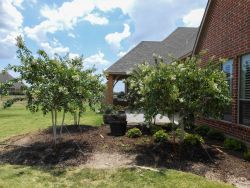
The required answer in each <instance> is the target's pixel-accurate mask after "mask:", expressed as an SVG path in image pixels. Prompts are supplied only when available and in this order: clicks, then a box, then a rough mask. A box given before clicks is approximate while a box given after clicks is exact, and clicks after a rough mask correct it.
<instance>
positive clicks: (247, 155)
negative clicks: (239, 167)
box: [244, 149, 250, 161]
mask: <svg viewBox="0 0 250 188" xmlns="http://www.w3.org/2000/svg"><path fill="white" fill-rule="evenodd" d="M244 159H245V160H247V161H250V149H248V150H247V151H246V152H245V153H244Z"/></svg>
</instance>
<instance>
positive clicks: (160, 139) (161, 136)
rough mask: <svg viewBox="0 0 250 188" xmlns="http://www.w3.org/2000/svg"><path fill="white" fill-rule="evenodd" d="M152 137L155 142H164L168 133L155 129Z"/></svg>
mask: <svg viewBox="0 0 250 188" xmlns="http://www.w3.org/2000/svg"><path fill="white" fill-rule="evenodd" d="M153 137H154V140H155V142H166V141H167V140H168V134H167V133H166V132H165V131H164V130H159V131H157V132H156V133H155V134H154V135H153Z"/></svg>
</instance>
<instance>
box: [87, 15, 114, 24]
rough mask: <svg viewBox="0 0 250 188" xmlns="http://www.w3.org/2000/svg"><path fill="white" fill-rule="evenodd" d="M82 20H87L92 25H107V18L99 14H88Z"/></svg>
mask: <svg viewBox="0 0 250 188" xmlns="http://www.w3.org/2000/svg"><path fill="white" fill-rule="evenodd" d="M84 20H86V21H89V22H90V23H91V24H92V25H107V24H108V23H109V20H108V19H107V18H105V17H101V16H100V15H99V14H88V15H87V16H86V17H85V18H84Z"/></svg>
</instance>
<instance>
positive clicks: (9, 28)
mask: <svg viewBox="0 0 250 188" xmlns="http://www.w3.org/2000/svg"><path fill="white" fill-rule="evenodd" d="M22 23H23V16H22V14H21V13H20V12H19V11H18V10H17V9H16V7H15V6H14V4H13V2H11V1H9V0H2V1H0V49H1V50H0V58H11V57H13V56H14V55H15V51H16V48H15V43H16V40H15V38H16V37H17V36H18V35H21V34H22V29H21V28H22Z"/></svg>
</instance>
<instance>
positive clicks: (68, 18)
mask: <svg viewBox="0 0 250 188" xmlns="http://www.w3.org/2000/svg"><path fill="white" fill-rule="evenodd" d="M93 9H94V4H93V3H92V1H90V0H85V1H84V2H83V1H82V0H74V1H72V2H65V3H63V4H62V6H60V7H59V8H50V7H48V6H44V7H43V8H42V9H41V11H40V13H41V15H42V16H43V17H44V18H46V20H44V21H42V22H41V23H40V24H38V25H36V26H34V27H25V29H24V31H25V33H26V34H27V36H28V37H29V38H31V39H33V40H35V41H37V42H41V41H46V40H47V38H46V37H47V33H51V34H53V33H55V32H57V31H63V30H70V29H73V28H74V26H75V25H76V24H77V23H78V22H79V21H80V20H81V19H80V18H83V17H84V16H86V15H87V14H89V13H90V12H91V11H92V10H93Z"/></svg>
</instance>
